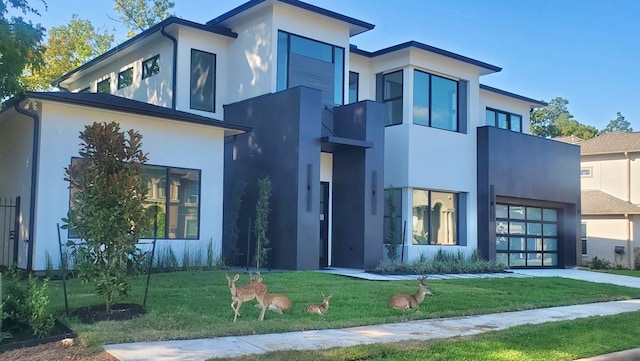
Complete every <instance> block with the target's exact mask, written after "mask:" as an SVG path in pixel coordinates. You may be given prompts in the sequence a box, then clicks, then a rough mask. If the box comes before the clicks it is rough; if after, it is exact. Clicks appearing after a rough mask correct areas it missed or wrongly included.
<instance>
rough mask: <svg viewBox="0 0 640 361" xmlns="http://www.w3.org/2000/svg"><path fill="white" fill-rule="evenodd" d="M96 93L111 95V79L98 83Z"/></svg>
mask: <svg viewBox="0 0 640 361" xmlns="http://www.w3.org/2000/svg"><path fill="white" fill-rule="evenodd" d="M97 90H98V93H107V94H111V78H106V79H103V80H101V81H99V82H98V86H97Z"/></svg>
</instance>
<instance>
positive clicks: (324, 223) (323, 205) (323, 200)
mask: <svg viewBox="0 0 640 361" xmlns="http://www.w3.org/2000/svg"><path fill="white" fill-rule="evenodd" d="M319 266H320V268H325V267H328V266H329V182H320V265H319Z"/></svg>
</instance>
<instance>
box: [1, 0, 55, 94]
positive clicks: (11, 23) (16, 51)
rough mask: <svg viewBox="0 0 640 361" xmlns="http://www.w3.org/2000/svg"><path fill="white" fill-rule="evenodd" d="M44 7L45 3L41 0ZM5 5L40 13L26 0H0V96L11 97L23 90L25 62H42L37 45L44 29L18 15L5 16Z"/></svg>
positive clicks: (40, 48) (42, 49)
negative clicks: (22, 79)
mask: <svg viewBox="0 0 640 361" xmlns="http://www.w3.org/2000/svg"><path fill="white" fill-rule="evenodd" d="M41 1H42V3H43V4H44V6H45V8H46V5H47V4H46V3H45V2H44V1H43V0H41ZM9 8H13V9H15V10H18V11H20V12H22V14H24V15H27V14H29V13H32V14H36V15H40V13H39V12H38V10H37V9H35V8H33V7H31V6H29V4H28V2H27V1H26V0H0V99H4V98H7V97H11V96H14V95H16V94H18V93H19V92H20V91H22V90H24V85H23V84H22V82H21V78H20V75H21V74H22V71H23V70H24V68H25V67H26V66H27V65H28V66H30V67H32V68H37V67H38V66H40V65H41V64H42V52H43V51H44V48H43V47H42V45H41V42H42V38H43V36H44V33H45V29H44V28H43V27H42V26H41V25H40V24H33V23H32V22H31V21H26V20H25V19H24V18H23V17H21V16H11V17H8V12H9Z"/></svg>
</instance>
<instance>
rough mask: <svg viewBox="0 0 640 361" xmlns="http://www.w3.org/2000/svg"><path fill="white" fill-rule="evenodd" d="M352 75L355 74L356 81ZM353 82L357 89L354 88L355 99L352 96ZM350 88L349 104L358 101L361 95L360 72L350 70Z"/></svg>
mask: <svg viewBox="0 0 640 361" xmlns="http://www.w3.org/2000/svg"><path fill="white" fill-rule="evenodd" d="M352 76H353V79H355V82H352V81H351V80H352ZM352 84H355V89H353V90H354V92H355V99H352V98H351V91H352V89H351V85H352ZM348 89H349V99H348V102H349V103H348V104H351V103H357V102H358V99H359V97H360V73H357V72H355V71H349V87H348Z"/></svg>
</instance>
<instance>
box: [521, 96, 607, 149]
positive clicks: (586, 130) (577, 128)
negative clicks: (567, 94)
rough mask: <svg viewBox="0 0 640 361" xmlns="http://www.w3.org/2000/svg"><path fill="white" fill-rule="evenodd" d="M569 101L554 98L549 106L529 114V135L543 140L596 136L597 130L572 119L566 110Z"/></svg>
mask: <svg viewBox="0 0 640 361" xmlns="http://www.w3.org/2000/svg"><path fill="white" fill-rule="evenodd" d="M568 104H569V101H568V100H567V99H564V98H561V97H556V98H553V99H551V101H550V102H549V105H547V106H545V107H542V108H538V109H536V110H534V111H533V113H531V134H533V135H537V136H539V137H544V138H553V137H559V136H567V135H575V136H577V137H580V138H582V139H590V138H593V137H595V136H596V134H597V133H598V130H597V129H596V128H595V127H592V126H590V125H585V124H582V123H580V122H578V121H577V120H575V119H574V118H573V115H572V114H571V113H570V112H569V110H568V109H567V105H568Z"/></svg>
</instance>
